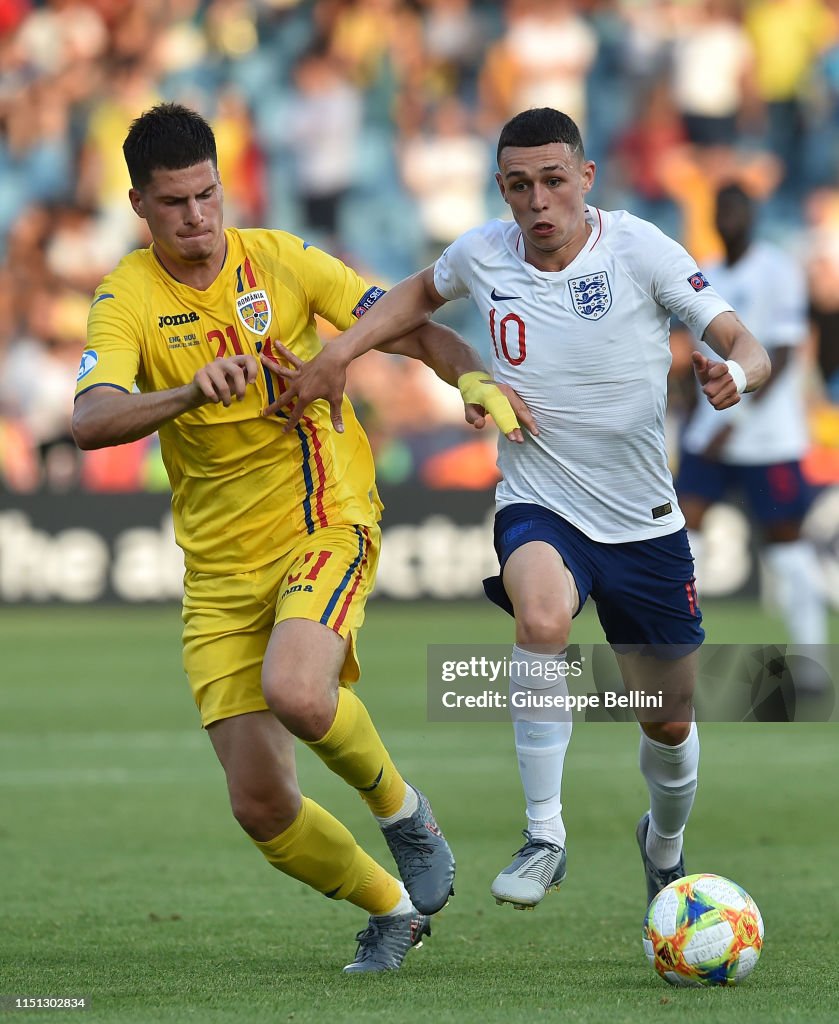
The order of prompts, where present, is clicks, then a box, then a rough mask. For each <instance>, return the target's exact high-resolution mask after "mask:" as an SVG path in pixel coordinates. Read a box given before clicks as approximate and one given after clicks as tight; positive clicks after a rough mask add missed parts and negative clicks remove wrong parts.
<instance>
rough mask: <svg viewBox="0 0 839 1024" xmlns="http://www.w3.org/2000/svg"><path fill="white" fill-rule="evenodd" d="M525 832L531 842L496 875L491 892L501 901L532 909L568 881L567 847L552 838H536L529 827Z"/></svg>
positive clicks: (516, 906) (526, 837) (520, 908)
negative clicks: (551, 839) (553, 841)
mask: <svg viewBox="0 0 839 1024" xmlns="http://www.w3.org/2000/svg"><path fill="white" fill-rule="evenodd" d="M523 835H524V837H525V839H526V840H527V842H525V844H524V846H522V848H521V849H520V850H517V851H516V853H515V855H514V857H513V861H512V863H511V864H509V865H508V866H507V867H506V868H504V870H503V871H502V872H501V873H500V874H499V875H498V876H497V877H496V879H495V881H494V882H493V883H492V887H491V892H492V895H493V896H494V897H495V902H496V903H498V904H503V903H511V904H512V905H513V906H514V907H515V908H516V910H532V909H533V908H534V907H535V906H536V905H537V904H538V903H541V902H542V900H543V899H544V898H545V896H546V895H547V893H549V892H550V891H551V890H552V889H558V888H559V887H560V885H561V884H562V883H563V882H564V881H565V849H564V848H563V847H562V846H560V845H559V844H558V843H552V842H551V841H550V840H549V839H539V838H534V837H533V836H532V835H531V834H530V833H529V832H528V831H527V829H525V830H524V832H523Z"/></svg>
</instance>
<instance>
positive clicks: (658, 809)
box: [640, 722, 699, 868]
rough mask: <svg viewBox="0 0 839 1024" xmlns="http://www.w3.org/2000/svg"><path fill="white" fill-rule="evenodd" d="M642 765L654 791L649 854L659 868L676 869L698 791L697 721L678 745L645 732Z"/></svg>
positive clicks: (651, 807)
mask: <svg viewBox="0 0 839 1024" xmlns="http://www.w3.org/2000/svg"><path fill="white" fill-rule="evenodd" d="M640 765H641V774H642V775H643V776H644V778H645V779H646V781H647V788H648V789H649V791H650V828H649V831H648V832H647V856H648V857H649V858H650V860H651V861H652V862H653V864H655V866H656V867H657V868H672V867H673V866H674V865H675V864H676V863H677V862H678V860H679V855H680V854H681V852H682V833H683V832H684V829H685V824H686V822H687V820H688V815H689V814H690V809H691V807H692V806H693V798H694V796H695V794H696V780H697V772H698V768H699V734H698V733H697V731H696V723H695V722H691V725H690V732H689V733H688V736H687V739H686V740H684V741H683V742H682V743H679V744H678V745H677V746H675V747H671V746H668V745H667V744H666V743H659V742H658V741H656V740H651V739H650V738H649V736H647V734H646V733H645V732H643V731H642V732H641V750H640Z"/></svg>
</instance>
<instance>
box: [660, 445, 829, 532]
mask: <svg viewBox="0 0 839 1024" xmlns="http://www.w3.org/2000/svg"><path fill="white" fill-rule="evenodd" d="M676 490H677V491H678V493H679V496H680V497H685V498H687V497H698V498H704V499H705V501H708V502H710V503H711V504H713V503H714V502H716V501H721V500H722V499H723V498H724V497H725V496H726V495H731V494H732V493H737V492H738V491H739V492H741V493H742V494H744V495H745V497H746V499H747V501H748V503H749V508H750V509H751V511H752V514H753V515H754V517H755V519H756V520H757V521H758V522H759V523H760V524H761V525H762V526H771V525H772V524H774V523H785V522H800V521H801V520H802V519H803V518H804V516H805V515H806V514H807V510H808V509H809V507H810V504H811V503H812V500H813V497H814V492H813V488H812V487H811V486H810V484H809V483H807V481H806V480H805V479H804V474H803V473H802V472H801V464H800V463H799V462H774V463H771V464H769V465H762V466H730V465H725V464H724V463H722V462H715V461H713V460H712V459H704V458H703V457H702V456H701V455H692V454H691V453H690V452H682V456H681V461H680V465H679V478H678V480H677V481H676Z"/></svg>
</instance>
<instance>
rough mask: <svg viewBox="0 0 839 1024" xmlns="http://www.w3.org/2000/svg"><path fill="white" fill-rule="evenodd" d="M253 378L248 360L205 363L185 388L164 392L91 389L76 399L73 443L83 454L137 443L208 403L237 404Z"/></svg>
mask: <svg viewBox="0 0 839 1024" xmlns="http://www.w3.org/2000/svg"><path fill="white" fill-rule="evenodd" d="M258 372H259V364H258V363H257V361H256V359H255V358H254V357H253V356H245V355H242V356H231V357H230V358H228V359H216V360H214V361H213V362H212V363H208V364H207V366H204V367H202V368H201V369H200V370H199V371H198V373H196V374H195V376H194V377H193V379H192V381H190V383H189V384H184V385H183V387H179V388H169V389H167V390H166V391H150V392H148V393H146V394H142V395H138V394H126V393H125V392H124V391H120V390H119V389H117V388H111V387H107V386H102V387H94V388H91V389H90V391H85V392H83V393H82V394H81V395H79V396H78V398H77V399H76V404H75V407H74V409H73V437H74V438H75V441H76V444H77V445H78V446H79V448H82V449H85V450H89V449H92V448H109V447H113V446H114V445H118V444H126V443H127V442H129V441H137V440H139V439H140V438H141V437H147V436H148V435H149V434H153V433H154V432H155V430H157V428H158V427H160V426H162V425H163V424H164V423H168V421H169V420H173V419H175V417H176V416H180V415H181V413H184V412H188V411H189V410H190V409H197V408H198V407H199V406H201V405H206V404H207V403H208V402H215V403H218V402H220V403H221V404H222V405H224V406H225V407H226V406H229V405H231V404H232V402H233V401H241V400H242V399H243V398H244V397H245V390H246V388H247V387H248V385H249V384H253V382H254V381H255V380H256V377H257V374H258Z"/></svg>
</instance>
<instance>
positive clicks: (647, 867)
mask: <svg viewBox="0 0 839 1024" xmlns="http://www.w3.org/2000/svg"><path fill="white" fill-rule="evenodd" d="M649 830H650V812H649V811H647V813H646V814H645V815H644V816H643V818H641V820H640V821H639V822H638V827H637V828H636V829H635V838H636V839H637V840H638V846H639V847H640V849H641V860H642V861H643V862H644V874H645V875H646V877H647V906H649V905H650V904H651V903H652V901H653V900H654V899H655V898H656V896H658V894H659V893H660V892H661V890H662V889H663V888H664V887H665V885H669V884H670V883H671V882H675V881H676V880H677V879H679V878H684V877H685V856H684V853H681V854H679V861H678V863H677V864H675V865H674V866H673V867H672V868H657V867H656V866H655V864H653V863H652V861H651V860H650V859H649V857H648V856H647V832H649Z"/></svg>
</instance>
